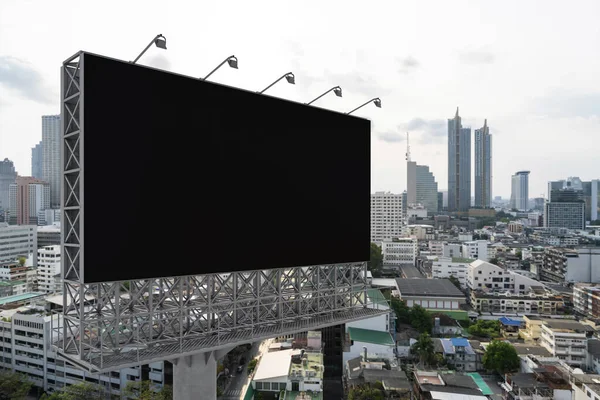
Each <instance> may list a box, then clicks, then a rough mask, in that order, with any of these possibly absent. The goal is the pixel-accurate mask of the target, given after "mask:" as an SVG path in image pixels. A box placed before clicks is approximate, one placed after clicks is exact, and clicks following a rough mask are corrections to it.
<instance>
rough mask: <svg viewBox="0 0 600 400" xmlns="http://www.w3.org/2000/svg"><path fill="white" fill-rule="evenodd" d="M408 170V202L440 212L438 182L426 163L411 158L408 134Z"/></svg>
mask: <svg viewBox="0 0 600 400" xmlns="http://www.w3.org/2000/svg"><path fill="white" fill-rule="evenodd" d="M406 143H407V150H406V167H407V168H406V172H407V174H406V175H407V177H406V178H407V179H406V183H407V194H406V200H407V202H408V204H421V205H423V206H424V207H425V208H426V209H427V212H428V213H437V212H438V201H437V188H438V185H437V182H436V181H435V177H434V176H433V174H432V173H431V172H430V171H429V167H428V166H426V165H417V163H416V162H414V161H412V160H411V158H410V142H409V141H408V133H407V134H406Z"/></svg>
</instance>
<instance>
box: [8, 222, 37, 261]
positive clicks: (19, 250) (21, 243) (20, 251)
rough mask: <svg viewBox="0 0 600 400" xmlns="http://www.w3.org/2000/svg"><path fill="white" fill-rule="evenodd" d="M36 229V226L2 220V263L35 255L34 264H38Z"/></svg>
mask: <svg viewBox="0 0 600 400" xmlns="http://www.w3.org/2000/svg"><path fill="white" fill-rule="evenodd" d="M36 231H37V227H36V226H32V225H20V226H19V225H8V224H7V223H6V222H0V263H5V262H14V261H15V260H17V259H18V258H19V257H29V256H32V255H33V256H34V257H33V258H34V259H33V263H32V264H33V266H37V234H36Z"/></svg>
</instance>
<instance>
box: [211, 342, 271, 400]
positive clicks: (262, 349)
mask: <svg viewBox="0 0 600 400" xmlns="http://www.w3.org/2000/svg"><path fill="white" fill-rule="evenodd" d="M272 342H273V339H267V340H264V341H262V342H256V343H253V344H252V348H251V349H250V350H249V351H248V357H247V358H246V360H247V361H246V364H245V365H244V370H243V371H242V372H237V371H233V372H232V373H231V374H232V375H233V378H231V381H230V382H229V384H228V385H227V387H226V389H225V394H224V395H223V396H221V397H219V400H241V399H243V398H244V395H245V394H246V390H248V385H249V384H250V376H249V375H248V370H247V365H248V362H249V361H250V360H252V359H253V358H254V357H256V356H257V355H260V354H263V353H266V352H267V351H268V350H269V345H270V344H271V343H272Z"/></svg>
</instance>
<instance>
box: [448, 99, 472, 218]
mask: <svg viewBox="0 0 600 400" xmlns="http://www.w3.org/2000/svg"><path fill="white" fill-rule="evenodd" d="M470 207H471V128H463V127H462V123H461V118H460V116H459V115H458V107H457V108H456V115H455V116H454V119H449V120H448V211H469V208H470Z"/></svg>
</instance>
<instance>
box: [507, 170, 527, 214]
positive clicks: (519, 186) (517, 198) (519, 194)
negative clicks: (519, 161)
mask: <svg viewBox="0 0 600 400" xmlns="http://www.w3.org/2000/svg"><path fill="white" fill-rule="evenodd" d="M528 203H529V171H519V172H517V173H516V174H514V175H513V176H512V191H511V195H510V207H511V208H516V209H517V210H519V211H527V210H528V209H529V207H528Z"/></svg>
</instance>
